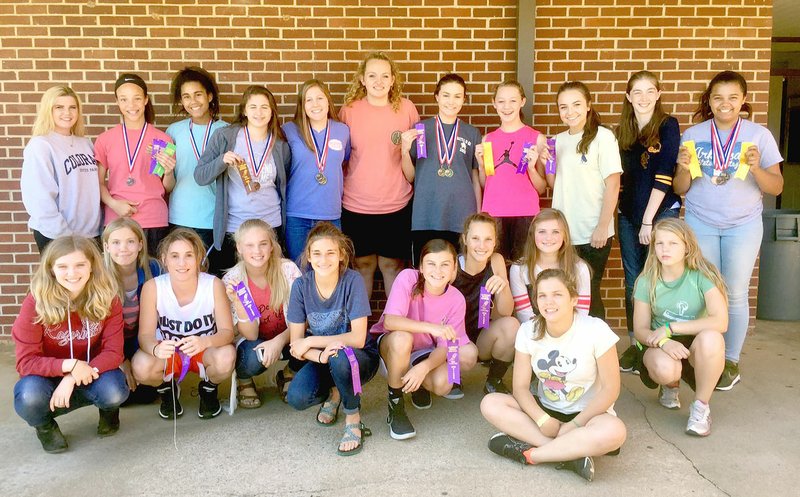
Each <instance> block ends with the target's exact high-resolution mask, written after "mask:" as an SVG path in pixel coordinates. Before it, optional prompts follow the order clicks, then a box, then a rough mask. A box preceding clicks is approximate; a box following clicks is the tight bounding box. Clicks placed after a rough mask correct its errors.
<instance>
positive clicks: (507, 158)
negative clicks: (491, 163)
mask: <svg viewBox="0 0 800 497" xmlns="http://www.w3.org/2000/svg"><path fill="white" fill-rule="evenodd" d="M513 146H514V142H511V143H510V144H509V145H508V148H507V149H506V151H505V152H503V158H502V160H500V163H499V164H497V166H498V167H499V166H502V165H503V164H511V166H512V167H515V168H516V167H517V165H516V164H514V163H513V162H512V161H511V148H512V147H513Z"/></svg>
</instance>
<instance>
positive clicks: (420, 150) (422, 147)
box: [414, 123, 428, 159]
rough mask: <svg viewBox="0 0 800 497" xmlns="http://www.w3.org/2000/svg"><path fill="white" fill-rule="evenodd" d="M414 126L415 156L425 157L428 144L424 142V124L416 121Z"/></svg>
mask: <svg viewBox="0 0 800 497" xmlns="http://www.w3.org/2000/svg"><path fill="white" fill-rule="evenodd" d="M414 128H415V129H416V130H417V158H418V159H425V158H427V157H428V146H427V143H425V125H424V124H422V123H417V124H415V125H414Z"/></svg>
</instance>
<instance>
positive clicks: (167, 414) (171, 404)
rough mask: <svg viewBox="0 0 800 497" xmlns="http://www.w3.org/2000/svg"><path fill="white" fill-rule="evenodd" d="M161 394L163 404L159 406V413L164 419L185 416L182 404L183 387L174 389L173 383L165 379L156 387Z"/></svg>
mask: <svg viewBox="0 0 800 497" xmlns="http://www.w3.org/2000/svg"><path fill="white" fill-rule="evenodd" d="M156 391H157V392H158V394H159V395H160V396H161V406H160V407H159V408H158V415H159V416H161V417H162V418H164V419H175V418H179V417H181V416H183V406H182V405H181V399H180V396H181V389H180V388H177V389H173V388H172V383H170V382H168V381H165V382H164V383H162V384H161V385H159V387H158V388H157V389H156Z"/></svg>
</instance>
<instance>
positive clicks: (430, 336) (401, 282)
mask: <svg viewBox="0 0 800 497" xmlns="http://www.w3.org/2000/svg"><path fill="white" fill-rule="evenodd" d="M457 257H458V255H457V254H456V250H455V248H454V247H453V246H452V245H451V244H450V243H449V242H446V241H444V240H440V239H434V240H431V241H429V242H428V243H426V244H425V246H424V247H422V252H421V254H420V264H419V270H418V271H417V270H414V269H406V270H403V271H402V272H401V273H400V274H399V275H398V276H397V280H396V283H397V284H396V285H395V286H394V287H393V288H392V291H391V293H390V294H389V300H388V301H387V302H386V309H385V310H384V312H383V315H382V316H381V319H380V321H379V322H378V323H377V324H376V325H375V326H373V327H372V329H371V330H370V332H371V333H374V334H380V335H381V336H380V338H379V339H378V340H379V342H378V344H379V347H380V354H381V361H382V363H383V365H384V366H385V370H386V373H387V383H388V384H389V418H388V420H387V422H388V423H389V434H390V435H391V437H392V438H394V439H395V440H405V439H407V438H411V437H413V436H415V435H416V434H417V432H416V431H415V430H414V427H413V425H412V424H411V421H410V420H409V419H408V415H407V414H406V412H405V403H404V400H403V394H404V393H410V394H411V402H412V403H413V404H414V406H415V407H416V408H417V409H428V408H429V407H430V406H431V394H430V393H431V392H433V393H435V394H436V395H441V396H443V395H446V394H448V393H449V392H450V389H451V388H452V386H453V383H458V381H456V382H453V381H451V380H450V378H449V371H448V370H449V368H450V366H451V365H450V364H449V362H448V357H447V356H448V355H449V350H448V349H449V348H450V347H451V346H452V345H453V344H451V343H448V342H452V341H454V342H456V344H454V345H455V346H456V348H457V350H458V351H459V352H458V354H459V355H458V356H457V357H458V362H457V364H458V365H459V366H460V368H461V371H466V370H469V369H472V368H473V367H474V366H475V363H476V362H477V360H478V348H477V347H476V346H475V345H474V344H473V343H472V342H470V341H469V338H468V337H467V332H466V330H465V328H464V314H465V312H466V303H465V301H464V296H463V295H461V292H459V291H458V290H457V289H456V288H455V287H454V286H452V285H450V282H451V281H452V280H453V278H454V277H455V274H456V259H457Z"/></svg>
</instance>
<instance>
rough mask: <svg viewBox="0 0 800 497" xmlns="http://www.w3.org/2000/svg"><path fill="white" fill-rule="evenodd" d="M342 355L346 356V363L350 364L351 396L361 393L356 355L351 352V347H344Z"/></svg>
mask: <svg viewBox="0 0 800 497" xmlns="http://www.w3.org/2000/svg"><path fill="white" fill-rule="evenodd" d="M342 350H344V354H345V355H346V356H347V361H348V362H349V363H350V374H351V376H352V377H353V394H359V393H361V373H360V372H359V370H358V360H356V354H355V352H353V348H352V347H345V348H344V349H342Z"/></svg>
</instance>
